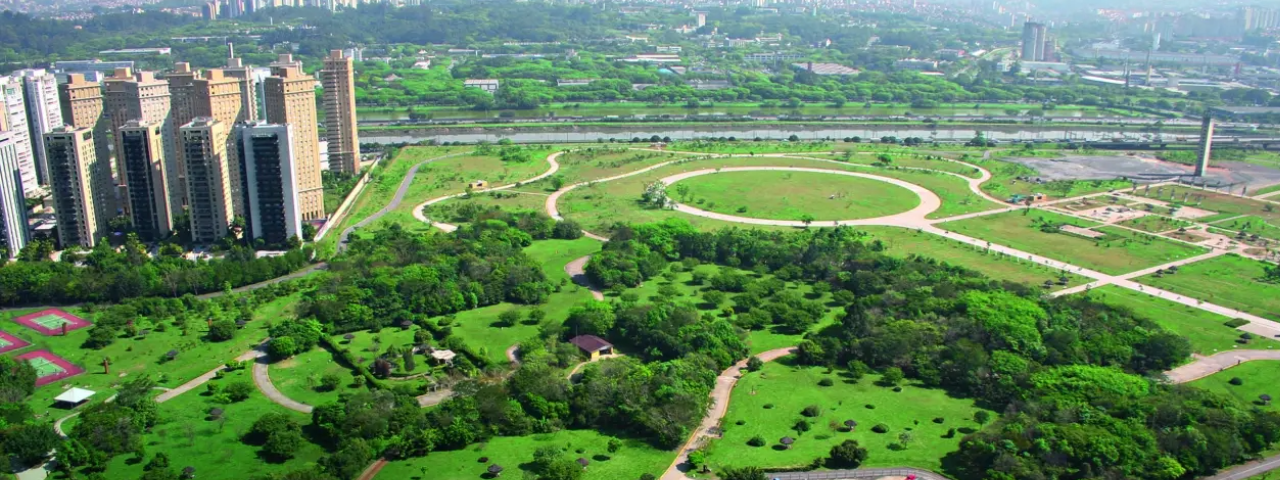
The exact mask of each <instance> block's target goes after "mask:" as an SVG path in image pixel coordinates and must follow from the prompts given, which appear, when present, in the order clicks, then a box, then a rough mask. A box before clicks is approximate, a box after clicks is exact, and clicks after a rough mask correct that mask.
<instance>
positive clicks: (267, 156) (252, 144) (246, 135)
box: [235, 122, 302, 246]
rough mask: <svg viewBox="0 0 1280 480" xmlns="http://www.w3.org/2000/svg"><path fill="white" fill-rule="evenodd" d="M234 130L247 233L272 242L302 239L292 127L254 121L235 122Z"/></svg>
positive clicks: (276, 243)
mask: <svg viewBox="0 0 1280 480" xmlns="http://www.w3.org/2000/svg"><path fill="white" fill-rule="evenodd" d="M235 133H236V135H235V136H236V137H237V138H238V145H237V146H238V147H239V149H240V152H241V153H240V159H241V165H242V168H243V169H244V175H243V178H244V181H245V183H244V185H245V202H244V203H245V210H246V213H247V215H248V222H247V223H248V227H249V235H250V237H251V238H254V239H259V238H260V239H262V241H263V242H264V243H266V244H267V245H274V246H284V245H285V244H286V243H288V241H289V239H290V238H293V237H298V238H299V239H301V238H302V212H301V210H299V208H298V191H297V185H298V181H297V163H296V162H295V161H294V160H295V159H294V156H293V143H292V141H291V138H290V137H291V135H292V129H291V128H290V126H289V125H268V124H266V123H263V122H254V123H245V124H240V125H237V126H236V132H235Z"/></svg>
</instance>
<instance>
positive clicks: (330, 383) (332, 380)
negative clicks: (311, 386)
mask: <svg viewBox="0 0 1280 480" xmlns="http://www.w3.org/2000/svg"><path fill="white" fill-rule="evenodd" d="M341 385H342V376H341V375H338V374H336V373H333V372H329V373H326V374H324V375H321V376H320V388H319V390H320V391H322V392H332V391H334V390H337V389H338V387H339V386H341Z"/></svg>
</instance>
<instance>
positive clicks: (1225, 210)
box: [1130, 185, 1280, 225]
mask: <svg viewBox="0 0 1280 480" xmlns="http://www.w3.org/2000/svg"><path fill="white" fill-rule="evenodd" d="M1236 193H1239V192H1236ZM1130 195H1134V196H1139V197H1147V198H1154V199H1157V200H1163V201H1166V202H1170V203H1171V204H1173V205H1175V206H1188V207H1195V208H1199V209H1202V210H1210V211H1214V212H1218V215H1214V216H1210V217H1205V218H1201V219H1199V220H1200V221H1202V222H1214V221H1218V220H1224V219H1227V218H1231V217H1237V216H1240V215H1251V216H1254V217H1259V218H1261V219H1262V221H1263V222H1265V223H1270V224H1272V225H1280V211H1277V210H1280V208H1277V206H1276V204H1274V203H1271V202H1269V201H1266V200H1256V199H1252V198H1246V197H1237V196H1233V195H1227V194H1223V193H1219V192H1216V191H1213V190H1201V189H1198V188H1192V187H1187V186H1183V185H1172V186H1170V185H1165V186H1163V187H1157V188H1155V189H1150V191H1148V189H1138V190H1137V191H1134V192H1133V193H1131V194H1130ZM1184 198H1185V199H1186V201H1185V202H1184V201H1183V200H1182V199H1184Z"/></svg>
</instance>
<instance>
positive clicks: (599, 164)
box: [536, 146, 692, 192]
mask: <svg viewBox="0 0 1280 480" xmlns="http://www.w3.org/2000/svg"><path fill="white" fill-rule="evenodd" d="M637 148H639V147H637ZM681 158H692V156H691V155H687V154H681V153H674V152H653V151H645V150H636V149H634V148H632V147H622V146H618V147H614V146H577V147H574V150H572V151H570V152H569V153H566V154H564V155H561V156H560V158H559V159H557V160H556V162H558V163H559V164H560V170H558V171H557V172H556V175H557V176H560V177H563V178H564V179H565V185H569V184H573V183H578V182H585V181H589V180H595V179H600V178H608V177H612V176H615V175H620V174H623V173H627V172H633V171H636V170H640V169H642V168H645V167H649V166H652V165H655V164H658V163H662V162H669V161H672V160H678V159H681ZM536 185H538V186H539V187H542V188H543V189H544V190H545V191H548V192H550V191H554V190H555V189H554V188H552V185H551V182H550V179H544V180H540V181H538V182H537V184H536Z"/></svg>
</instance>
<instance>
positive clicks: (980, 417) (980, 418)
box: [973, 410, 991, 425]
mask: <svg viewBox="0 0 1280 480" xmlns="http://www.w3.org/2000/svg"><path fill="white" fill-rule="evenodd" d="M990 420H991V413H989V412H987V411H986V410H978V411H976V412H973V421H975V422H978V425H986V424H987V422H988V421H990Z"/></svg>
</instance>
